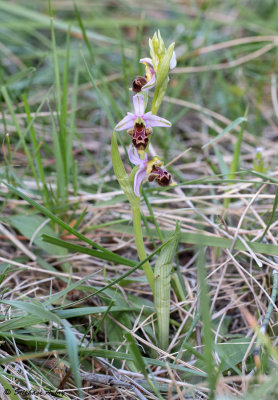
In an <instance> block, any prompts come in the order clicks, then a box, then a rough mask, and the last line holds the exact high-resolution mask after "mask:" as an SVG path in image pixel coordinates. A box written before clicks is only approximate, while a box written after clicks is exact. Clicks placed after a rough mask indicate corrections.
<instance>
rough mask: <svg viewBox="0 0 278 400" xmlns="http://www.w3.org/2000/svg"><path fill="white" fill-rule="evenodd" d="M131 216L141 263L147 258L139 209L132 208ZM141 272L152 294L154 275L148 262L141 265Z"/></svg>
mask: <svg viewBox="0 0 278 400" xmlns="http://www.w3.org/2000/svg"><path fill="white" fill-rule="evenodd" d="M132 215H133V229H134V235H135V242H136V247H137V252H138V256H139V259H140V261H142V260H145V258H147V255H146V252H145V247H144V242H143V234H142V227H141V212H140V207H132ZM143 270H144V272H145V275H146V277H147V279H148V282H149V285H150V287H151V290H152V292H154V273H153V270H152V268H151V266H150V263H149V262H148V261H147V262H145V263H144V264H143Z"/></svg>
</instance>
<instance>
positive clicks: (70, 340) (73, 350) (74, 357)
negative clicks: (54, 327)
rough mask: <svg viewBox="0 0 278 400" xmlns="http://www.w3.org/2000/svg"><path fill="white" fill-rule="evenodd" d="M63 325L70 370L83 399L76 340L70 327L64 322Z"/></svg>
mask: <svg viewBox="0 0 278 400" xmlns="http://www.w3.org/2000/svg"><path fill="white" fill-rule="evenodd" d="M64 327H65V334H66V344H67V351H68V356H69V360H70V367H71V371H72V375H73V377H74V380H75V383H76V386H77V388H78V394H79V398H81V399H83V393H82V391H81V386H82V385H81V376H80V369H79V359H78V346H77V341H76V338H75V336H74V334H73V333H72V331H71V329H70V328H69V327H68V326H67V325H65V324H64Z"/></svg>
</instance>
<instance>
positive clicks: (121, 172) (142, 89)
mask: <svg viewBox="0 0 278 400" xmlns="http://www.w3.org/2000/svg"><path fill="white" fill-rule="evenodd" d="M149 46H150V56H151V57H146V58H142V59H141V60H140V63H143V64H144V65H145V76H144V77H143V76H137V77H136V78H135V79H134V81H133V83H132V88H131V89H132V90H133V91H134V92H135V95H134V96H133V98H132V101H133V108H134V112H133V113H131V112H127V114H126V116H125V117H124V118H123V119H122V120H121V121H120V122H118V124H117V125H116V126H115V129H114V132H113V135H112V162H113V168H114V171H115V175H116V177H117V179H118V181H119V183H120V185H121V187H122V189H123V191H124V193H125V195H126V197H127V198H128V200H129V202H130V205H131V208H132V213H133V227H134V234H135V241H136V245H137V251H138V255H139V258H140V261H144V260H145V259H146V258H147V256H146V252H145V247H144V243H143V235H142V228H141V211H140V190H141V187H142V184H143V183H144V181H145V180H148V181H149V182H155V183H157V184H159V185H160V186H168V185H173V181H172V177H171V174H170V173H169V172H168V171H167V170H166V169H165V167H164V165H163V160H162V159H161V158H160V157H158V156H155V157H153V158H152V159H150V160H149V158H148V154H147V153H148V148H149V144H150V140H151V137H152V134H153V128H156V127H165V128H169V127H171V125H172V124H171V122H170V121H168V120H167V119H164V118H162V117H160V116H158V115H157V112H158V109H159V107H160V104H161V102H162V100H163V97H164V95H165V92H166V89H167V85H168V81H169V76H168V74H169V70H171V69H173V68H174V67H175V66H176V55H175V52H174V47H175V44H174V43H172V44H171V45H170V46H169V47H168V48H167V49H166V48H165V44H164V41H163V39H162V37H161V35H160V32H159V31H158V33H157V34H156V33H155V34H154V36H153V38H152V39H150V40H149ZM151 89H154V95H153V100H152V105H151V109H150V110H149V111H147V112H146V109H147V107H148V94H149V91H150V90H151ZM116 131H127V133H128V134H129V135H130V136H131V138H132V144H131V146H130V148H129V151H128V157H129V160H130V162H131V163H132V164H133V165H134V168H133V170H132V172H131V174H130V176H128V174H127V173H126V170H125V168H124V166H123V163H122V160H121V157H120V154H119V150H118V141H117V134H116ZM176 242H177V236H175V243H176ZM170 248H171V249H172V250H171V251H170V253H171V255H170V258H169V254H167V257H168V258H167V260H168V259H171V257H172V256H173V254H174V251H175V250H174V249H175V248H176V246H173V245H171V246H170ZM161 257H162V258H161V259H162V260H163V259H164V258H165V255H163V254H162V256H161ZM157 268H158V267H156V269H157ZM143 269H144V271H145V274H146V277H147V279H148V282H149V285H150V287H151V289H152V291H153V293H154V292H155V291H156V292H157V293H160V294H161V291H160V289H159V288H158V286H157V285H158V283H157V282H158V280H157V279H155V276H154V272H153V270H152V268H151V266H150V264H149V262H145V263H144V264H143ZM170 272H171V267H170ZM170 272H169V274H168V275H169V276H170ZM159 275H160V273H159ZM161 276H162V273H161ZM169 285H170V281H169V282H168V281H167V296H168V295H169V296H170V286H169ZM161 288H162V291H163V290H164V289H163V288H164V286H163V285H161ZM164 292H165V290H164ZM154 295H155V293H154ZM167 296H166V297H167ZM169 296H168V297H169ZM162 297H163V296H162ZM168 297H167V298H168ZM169 298H170V297H169ZM156 300H157V298H155V304H156V308H157V310H158V309H159V306H158V304H159V301H156ZM169 301H170V300H169ZM169 304H170V303H169ZM157 312H158V314H157V315H158V316H159V315H163V312H162V313H161V312H160V313H159V311H157ZM163 323H164V325H165V320H163ZM158 325H159V323H158ZM166 325H167V323H166ZM168 325H169V324H168ZM160 331H161V332H162V331H163V329H160ZM165 332H166V336H167V329H166V330H165V329H164V334H163V335H164V342H163V343H166V342H167V340H168V339H167V340H165V339H166V336H165Z"/></svg>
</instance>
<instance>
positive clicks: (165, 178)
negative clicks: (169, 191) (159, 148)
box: [128, 146, 172, 197]
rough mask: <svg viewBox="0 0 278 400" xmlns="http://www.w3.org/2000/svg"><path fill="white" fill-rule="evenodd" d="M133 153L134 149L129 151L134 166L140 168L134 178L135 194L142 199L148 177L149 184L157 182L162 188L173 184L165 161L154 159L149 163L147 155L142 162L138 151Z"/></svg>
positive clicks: (131, 148)
mask: <svg viewBox="0 0 278 400" xmlns="http://www.w3.org/2000/svg"><path fill="white" fill-rule="evenodd" d="M134 150H135V153H134V152H133V147H132V146H130V148H129V150H128V157H129V160H130V161H131V162H132V164H134V165H136V166H138V167H139V169H138V171H137V172H136V174H135V177H134V193H135V196H137V197H140V187H141V184H142V182H143V180H144V179H145V178H147V177H148V180H149V182H152V181H154V180H155V181H156V182H157V183H158V184H159V185H160V186H169V185H170V184H172V183H171V182H172V177H171V174H169V172H168V171H166V170H165V169H164V168H161V167H163V161H162V160H161V159H160V158H159V157H157V156H156V157H154V158H153V159H152V160H151V161H148V156H147V154H146V153H145V158H144V160H142V159H141V158H140V157H139V155H138V152H137V150H136V149H134Z"/></svg>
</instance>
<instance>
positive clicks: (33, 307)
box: [1, 300, 61, 325]
mask: <svg viewBox="0 0 278 400" xmlns="http://www.w3.org/2000/svg"><path fill="white" fill-rule="evenodd" d="M1 303H4V304H8V305H10V306H13V307H16V308H19V309H21V310H24V311H26V312H27V313H28V314H33V315H35V316H37V317H40V318H42V319H44V320H46V321H53V322H56V323H57V324H59V325H60V324H61V319H60V318H59V317H58V316H57V315H56V314H54V313H52V312H50V311H48V310H46V309H45V308H43V307H42V305H41V304H39V305H38V304H34V303H27V302H24V301H20V300H1Z"/></svg>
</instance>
